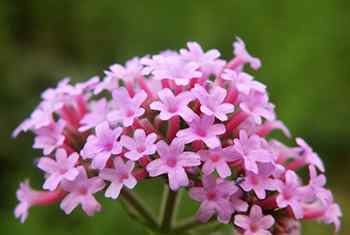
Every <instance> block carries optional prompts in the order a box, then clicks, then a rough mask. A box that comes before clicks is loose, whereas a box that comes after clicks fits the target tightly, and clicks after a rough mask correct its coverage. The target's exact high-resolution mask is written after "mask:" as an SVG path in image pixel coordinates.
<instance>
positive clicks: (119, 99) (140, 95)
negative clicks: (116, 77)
mask: <svg viewBox="0 0 350 235" xmlns="http://www.w3.org/2000/svg"><path fill="white" fill-rule="evenodd" d="M146 98H147V94H146V92H144V91H143V90H142V91H139V92H137V93H136V94H135V96H133V97H130V95H129V94H128V92H127V90H126V89H125V88H124V87H122V88H119V89H117V90H115V91H114V92H113V101H114V102H115V103H116V106H117V110H114V111H112V112H110V113H109V114H108V116H107V118H108V120H109V121H111V122H114V121H121V122H122V123H123V125H124V127H128V126H131V125H132V124H133V122H134V120H135V119H136V118H138V117H140V116H142V115H143V114H144V113H145V109H144V108H141V107H140V106H141V105H142V104H143V102H144V101H145V100H146Z"/></svg>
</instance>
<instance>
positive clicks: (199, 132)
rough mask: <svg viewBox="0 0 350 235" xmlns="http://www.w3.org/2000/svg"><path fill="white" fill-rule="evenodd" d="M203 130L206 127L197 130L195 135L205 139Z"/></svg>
mask: <svg viewBox="0 0 350 235" xmlns="http://www.w3.org/2000/svg"><path fill="white" fill-rule="evenodd" d="M205 128H207V127H205V126H203V127H201V128H197V130H196V133H197V135H199V136H200V137H205V136H206V135H207V132H206V130H205Z"/></svg>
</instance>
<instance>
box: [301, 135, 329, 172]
mask: <svg viewBox="0 0 350 235" xmlns="http://www.w3.org/2000/svg"><path fill="white" fill-rule="evenodd" d="M296 142H297V144H298V145H299V146H300V149H301V154H300V156H301V157H302V158H303V159H304V160H305V162H306V163H308V164H311V165H314V166H316V167H317V168H318V169H319V170H320V171H322V172H324V171H325V168H324V165H323V162H322V160H321V159H320V157H319V156H318V155H317V153H315V152H314V151H313V150H312V148H311V147H310V146H309V145H308V144H307V143H306V142H305V141H304V140H303V139H302V138H296Z"/></svg>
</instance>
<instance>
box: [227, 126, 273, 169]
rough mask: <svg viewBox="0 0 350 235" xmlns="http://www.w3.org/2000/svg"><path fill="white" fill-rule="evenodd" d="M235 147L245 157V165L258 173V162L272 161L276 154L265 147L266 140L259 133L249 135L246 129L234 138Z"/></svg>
mask: <svg viewBox="0 0 350 235" xmlns="http://www.w3.org/2000/svg"><path fill="white" fill-rule="evenodd" d="M233 142H234V145H233V148H234V149H235V150H236V152H237V154H238V155H239V156H240V157H241V158H242V159H243V161H244V167H245V169H246V170H248V171H252V172H253V173H255V174H257V173H258V163H272V162H273V160H274V158H275V157H274V155H273V154H272V152H271V151H269V150H267V149H266V148H264V145H265V144H267V143H266V142H265V140H264V139H263V138H261V137H259V136H257V135H252V136H248V135H247V133H246V132H245V131H244V130H241V131H240V132H239V139H234V140H233Z"/></svg>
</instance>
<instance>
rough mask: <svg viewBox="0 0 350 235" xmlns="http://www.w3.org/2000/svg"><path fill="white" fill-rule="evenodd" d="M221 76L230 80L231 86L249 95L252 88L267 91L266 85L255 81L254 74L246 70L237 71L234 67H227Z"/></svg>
mask: <svg viewBox="0 0 350 235" xmlns="http://www.w3.org/2000/svg"><path fill="white" fill-rule="evenodd" d="M221 78H222V79H224V80H227V81H230V86H231V87H234V88H235V89H236V90H237V91H239V92H240V93H243V94H245V95H248V94H249V92H250V91H251V90H255V91H259V92H265V90H266V86H265V85H264V84H262V83H261V82H258V81H255V80H254V78H253V76H251V75H250V74H248V73H245V72H237V71H235V70H232V69H225V70H224V72H223V74H222V75H221Z"/></svg>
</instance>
